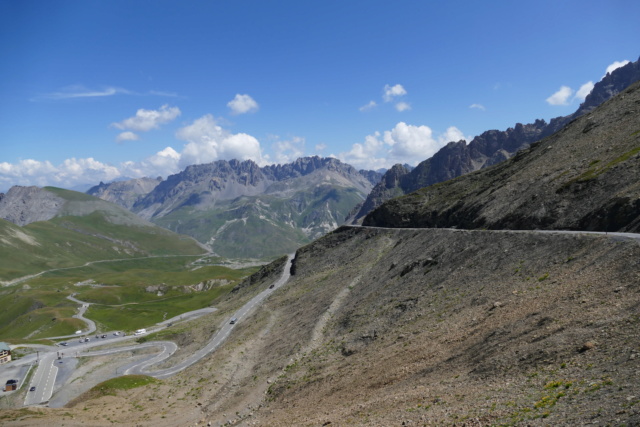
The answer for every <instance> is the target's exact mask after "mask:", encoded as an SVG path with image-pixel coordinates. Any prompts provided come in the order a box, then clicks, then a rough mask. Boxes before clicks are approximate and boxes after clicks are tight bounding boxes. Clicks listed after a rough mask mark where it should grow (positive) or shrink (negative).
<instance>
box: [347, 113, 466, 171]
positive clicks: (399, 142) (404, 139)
mask: <svg viewBox="0 0 640 427" xmlns="http://www.w3.org/2000/svg"><path fill="white" fill-rule="evenodd" d="M460 139H464V135H463V133H462V131H460V130H459V129H458V128H456V127H455V126H451V127H449V128H448V129H447V131H446V132H445V133H444V134H442V135H440V136H438V137H435V136H434V135H433V131H432V130H431V128H430V127H428V126H424V125H423V126H414V125H409V124H407V123H405V122H399V123H397V124H396V126H395V127H394V128H393V129H391V130H388V131H385V132H382V133H380V132H375V133H373V134H371V135H368V136H366V137H365V139H364V142H362V143H355V144H353V146H352V147H351V150H350V151H347V152H344V153H340V154H339V155H338V156H337V157H338V158H340V159H341V160H342V161H344V162H346V163H349V164H351V165H353V166H355V167H358V168H365V169H379V168H388V167H391V166H392V165H394V164H395V163H409V164H417V163H418V162H421V161H423V160H425V159H428V158H429V157H431V156H433V155H434V154H435V153H436V152H437V151H438V150H439V149H440V148H441V147H442V146H444V145H445V144H446V143H447V142H449V141H458V140H460Z"/></svg>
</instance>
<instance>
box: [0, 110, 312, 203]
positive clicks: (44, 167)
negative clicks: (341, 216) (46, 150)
mask: <svg viewBox="0 0 640 427" xmlns="http://www.w3.org/2000/svg"><path fill="white" fill-rule="evenodd" d="M176 137H177V138H179V139H182V140H184V141H186V143H185V144H184V146H183V148H182V151H178V150H175V149H174V148H172V147H166V148H165V149H163V150H161V151H159V152H157V153H155V154H153V155H151V156H149V157H147V158H145V159H144V160H142V161H135V162H134V161H126V162H122V163H120V164H118V165H116V166H114V165H109V164H106V163H102V162H99V161H97V160H95V159H93V158H87V159H76V158H70V159H67V160H65V161H64V162H62V163H61V164H60V165H58V166H54V165H53V164H51V163H50V162H48V161H45V162H40V161H37V160H32V159H29V160H22V161H20V162H18V163H16V164H11V163H7V162H1V163H0V191H2V190H5V189H8V188H9V187H11V186H12V185H38V186H45V185H53V186H58V187H65V188H71V187H74V186H77V185H80V184H92V185H95V184H97V183H98V182H100V181H103V182H108V181H112V180H114V179H116V178H119V177H123V176H126V177H131V178H140V177H144V176H151V177H156V176H163V177H166V176H167V175H170V174H174V173H177V172H179V171H180V170H182V169H184V168H185V167H186V166H188V165H192V164H201V163H208V162H212V161H215V160H221V159H224V160H230V159H238V160H248V159H251V160H254V161H255V162H256V163H258V164H260V165H264V164H266V162H265V159H264V158H263V156H262V151H261V147H260V143H259V142H258V140H257V139H256V138H254V137H253V136H251V135H247V134H245V133H237V134H233V133H231V132H229V131H228V130H225V129H223V128H222V127H221V126H219V125H218V124H217V123H216V121H215V120H214V118H213V116H211V115H205V116H203V117H201V118H199V119H197V120H194V121H193V123H191V124H190V125H188V126H184V127H183V128H181V129H179V130H178V132H177V133H176ZM303 145H304V140H303V139H302V138H293V139H291V140H290V141H288V142H286V143H285V142H283V143H282V144H281V145H280V150H281V151H282V153H284V154H283V155H289V156H295V155H297V154H298V153H299V152H300V147H301V146H303ZM287 150H288V151H287ZM287 153H290V154H287Z"/></svg>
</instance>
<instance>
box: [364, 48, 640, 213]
mask: <svg viewBox="0 0 640 427" xmlns="http://www.w3.org/2000/svg"><path fill="white" fill-rule="evenodd" d="M638 80H640V59H639V60H638V61H636V62H631V63H629V64H627V65H625V66H624V67H620V68H618V69H616V70H615V71H613V72H612V73H607V75H606V76H605V77H603V78H602V80H601V81H600V82H598V83H596V84H595V86H594V88H593V90H592V91H591V93H590V94H589V95H588V96H587V97H586V99H585V101H584V102H583V103H582V104H581V105H580V107H579V108H578V110H577V111H576V112H575V113H573V114H571V115H569V116H565V117H556V118H554V119H551V120H550V122H549V123H547V122H546V121H544V120H536V121H535V122H533V123H530V124H524V125H523V124H521V123H517V124H516V125H515V127H513V128H509V129H507V130H505V131H499V130H489V131H486V132H484V133H482V134H481V135H479V136H477V137H475V138H474V139H473V140H472V141H471V142H470V143H469V144H468V145H467V144H466V143H465V142H464V141H458V142H450V143H449V144H447V145H446V146H444V147H442V148H441V149H440V150H439V151H438V152H437V153H436V154H434V155H433V157H431V158H430V159H427V160H425V161H423V162H422V163H420V164H419V165H418V166H416V168H415V169H414V170H412V171H411V172H407V173H406V177H404V178H403V179H397V180H396V181H397V182H398V186H397V187H396V189H397V190H396V191H391V189H390V188H389V187H388V186H385V187H384V191H383V189H377V188H374V189H373V191H372V192H371V195H370V197H369V198H368V199H367V200H366V201H365V202H364V203H363V205H362V207H361V209H360V211H359V212H358V213H357V214H356V215H355V221H354V222H357V221H358V220H359V219H361V218H363V217H364V216H365V215H366V214H367V213H369V212H371V210H372V209H375V208H376V207H377V206H380V205H381V204H382V203H384V202H385V201H387V200H390V199H391V198H393V197H397V196H400V195H403V194H408V193H411V192H413V191H416V190H418V189H420V188H422V187H426V186H428V185H433V184H437V183H439V182H444V181H448V180H450V179H453V178H456V177H458V176H461V175H464V174H466V173H469V172H473V171H476V170H479V169H482V168H484V167H488V166H493V165H495V164H498V163H500V162H502V161H504V160H506V159H508V158H510V157H512V156H513V155H514V154H515V153H516V152H518V151H519V150H522V149H525V148H527V147H528V146H529V145H530V144H532V143H534V142H536V141H539V140H540V139H542V138H545V137H547V136H549V135H552V134H554V133H556V132H557V131H559V130H560V129H562V128H563V127H564V126H566V125H567V124H568V123H570V122H571V121H573V120H575V119H577V118H578V117H580V116H582V115H584V114H587V113H589V112H591V111H593V109H595V108H596V107H597V106H599V105H600V104H602V103H603V102H605V101H607V100H609V99H610V98H611V97H613V96H615V95H617V94H618V93H620V92H621V91H623V90H624V89H626V88H627V87H628V86H629V85H631V84H632V83H634V82H636V81H638ZM587 126H590V125H587ZM394 173H396V172H394ZM383 182H385V180H384V178H383V179H382V181H381V183H380V184H378V185H379V186H380V185H383V184H382V183H383Z"/></svg>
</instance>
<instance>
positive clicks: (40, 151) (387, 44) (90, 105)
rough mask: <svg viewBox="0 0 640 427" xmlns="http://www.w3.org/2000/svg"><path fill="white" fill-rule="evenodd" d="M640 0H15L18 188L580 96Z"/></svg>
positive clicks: (418, 137)
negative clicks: (532, 0) (442, 0)
mask: <svg viewBox="0 0 640 427" xmlns="http://www.w3.org/2000/svg"><path fill="white" fill-rule="evenodd" d="M638 16H640V2H637V1H635V0H628V1H617V0H608V1H589V0H586V1H585V0H580V1H557V0H555V1H536V2H524V1H489V2H479V1H447V2H431V1H402V0H396V1H375V0H373V1H371V0H370V1H348V0H341V1H331V0H324V1H312V0H311V1H300V0H297V1H272V2H266V1H264V0H261V1H260V0H258V1H243V0H235V1H231V0H229V1H223V0H220V1H179V2H178V1H162V0H154V1H145V0H136V1H121V0H110V1H97V0H94V1H89V0H87V1H80V0H74V1H61V0H56V1H49V0H39V1H34V0H20V1H15V0H0V191H5V190H7V189H8V188H9V187H10V186H11V185H16V184H18V185H55V186H61V187H67V188H69V187H73V186H76V185H81V184H97V183H98V182H99V181H105V182H106V181H110V180H113V179H118V178H122V177H138V176H153V177H155V176H163V177H166V176H167V175H169V174H172V173H176V172H178V171H180V170H182V169H183V168H184V167H185V166H186V165H188V164H193V163H206V162H211V161H214V160H218V159H231V158H238V159H253V160H255V161H256V162H258V163H259V164H261V165H264V164H270V163H285V162H290V161H292V160H295V159H296V158H297V157H300V156H308V155H316V154H317V155H320V156H335V157H338V158H340V159H341V160H343V161H345V162H348V163H350V164H352V165H354V166H356V167H357V168H363V169H377V168H381V167H390V166H391V165H393V164H395V163H409V164H412V165H415V164H417V163H419V162H420V161H422V160H424V159H426V158H428V157H430V156H431V155H432V154H433V153H434V152H435V151H437V150H438V149H439V148H440V147H441V146H442V145H444V144H445V143H446V142H448V141H450V140H458V139H460V138H465V139H469V138H471V137H473V136H475V135H478V134H480V133H482V132H483V131H485V130H489V129H506V128H508V127H512V126H513V125H515V123H517V122H522V123H529V122H532V121H533V120H535V119H537V118H542V119H545V120H549V119H550V118H552V117H557V116H560V115H566V114H570V113H572V112H573V111H575V109H576V108H577V107H578V105H579V104H580V102H581V99H582V97H583V96H584V95H585V94H586V93H588V90H589V89H590V87H591V86H590V85H592V84H593V83H595V82H597V81H598V80H599V79H600V78H601V77H602V76H603V75H604V74H605V72H606V69H607V67H609V66H612V65H613V64H620V63H623V61H625V60H627V61H628V60H630V61H635V60H637V59H638V56H640V43H638V42H639V41H640V25H638V22H637V17H638Z"/></svg>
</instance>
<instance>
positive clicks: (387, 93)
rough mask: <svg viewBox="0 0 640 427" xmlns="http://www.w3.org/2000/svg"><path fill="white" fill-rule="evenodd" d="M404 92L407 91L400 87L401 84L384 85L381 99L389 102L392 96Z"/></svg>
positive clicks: (400, 94)
mask: <svg viewBox="0 0 640 427" xmlns="http://www.w3.org/2000/svg"><path fill="white" fill-rule="evenodd" d="M406 94H407V91H406V90H405V89H404V87H402V85H401V84H397V85H394V86H389V85H384V93H383V94H382V99H384V102H391V101H393V99H394V98H396V97H398V96H403V95H406Z"/></svg>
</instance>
